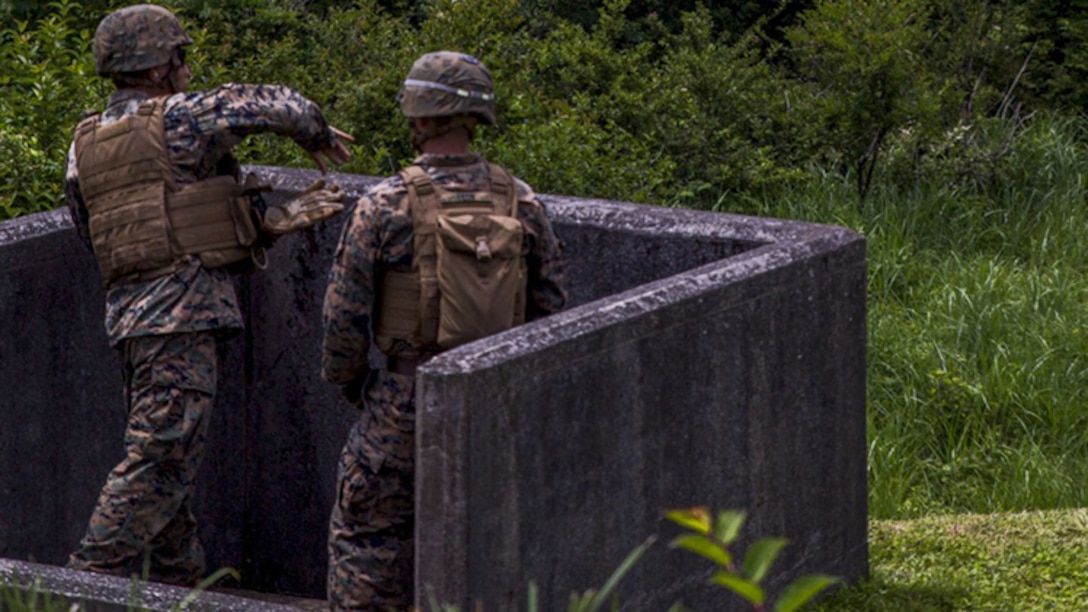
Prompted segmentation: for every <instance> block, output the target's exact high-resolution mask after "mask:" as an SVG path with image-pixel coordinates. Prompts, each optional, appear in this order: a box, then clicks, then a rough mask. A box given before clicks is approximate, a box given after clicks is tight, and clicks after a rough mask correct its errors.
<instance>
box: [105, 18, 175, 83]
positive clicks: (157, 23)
mask: <svg viewBox="0 0 1088 612" xmlns="http://www.w3.org/2000/svg"><path fill="white" fill-rule="evenodd" d="M192 42H193V39H192V38H190V37H189V35H188V34H187V33H186V32H185V29H184V28H182V27H181V22H179V21H178V18H177V17H175V16H174V14H173V13H171V12H170V11H169V10H167V9H165V8H163V7H161V6H156V5H154V4H137V5H134V6H129V7H126V8H123V9H120V10H117V11H114V12H113V13H110V14H109V15H107V16H106V18H105V19H103V20H102V22H101V23H99V24H98V29H97V30H96V31H95V33H94V67H95V70H96V71H97V72H98V74H99V75H101V76H109V75H112V74H121V73H127V72H140V71H141V70H147V69H149V68H154V67H155V66H161V65H163V64H165V63H167V62H169V61H170V60H171V59H172V58H173V57H174V50H175V49H177V48H178V47H180V46H182V45H189V44H192Z"/></svg>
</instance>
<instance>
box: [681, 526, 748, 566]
mask: <svg viewBox="0 0 1088 612" xmlns="http://www.w3.org/2000/svg"><path fill="white" fill-rule="evenodd" d="M669 548H683V549H684V550H688V551H691V552H693V553H695V554H697V555H699V556H700V557H702V558H704V559H707V560H709V561H711V562H713V563H716V564H718V565H720V566H722V567H727V566H728V565H729V564H730V563H732V562H733V557H731V556H730V555H729V551H727V550H725V549H724V548H722V547H721V546H719V545H718V544H717V543H716V542H714V541H713V540H711V539H710V538H708V537H706V536H701V535H698V534H694V533H689V534H686V535H682V536H677V538H676V539H674V540H673V541H672V542H669Z"/></svg>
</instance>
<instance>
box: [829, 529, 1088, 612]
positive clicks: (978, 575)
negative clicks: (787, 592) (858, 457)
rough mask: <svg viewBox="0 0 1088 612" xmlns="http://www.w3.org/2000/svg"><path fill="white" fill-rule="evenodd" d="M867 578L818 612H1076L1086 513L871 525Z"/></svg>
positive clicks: (1084, 570)
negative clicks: (1033, 611)
mask: <svg viewBox="0 0 1088 612" xmlns="http://www.w3.org/2000/svg"><path fill="white" fill-rule="evenodd" d="M869 541H870V572H871V574H870V578H869V579H868V580H865V581H862V582H861V583H859V584H857V585H855V586H852V587H848V588H845V589H841V590H839V591H837V592H836V593H834V594H832V595H831V596H830V597H828V598H827V599H825V600H824V601H823V602H821V605H820V606H819V607H818V609H819V610H821V611H822V612H840V611H842V612H845V611H851V612H855V611H856V612H885V611H886V612H922V611H929V610H933V611H937V610H939V611H942V612H944V611H949V612H951V611H958V610H995V611H998V610H1002V611H1003V610H1009V611H1013V610H1015V611H1017V612H1025V611H1030V610H1047V611H1055V610H1082V609H1084V606H1085V602H1088V561H1086V559H1088V510H1084V509H1080V510H1065V511H1062V510H1053V511H1046V512H1022V513H1014V514H987V515H978V514H961V515H944V516H929V517H925V518H921V519H915V520H911V521H872V522H870V525H869Z"/></svg>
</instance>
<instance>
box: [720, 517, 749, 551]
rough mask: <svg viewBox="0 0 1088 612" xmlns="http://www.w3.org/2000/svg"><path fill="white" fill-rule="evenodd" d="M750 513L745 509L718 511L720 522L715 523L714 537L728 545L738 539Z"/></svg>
mask: <svg viewBox="0 0 1088 612" xmlns="http://www.w3.org/2000/svg"><path fill="white" fill-rule="evenodd" d="M747 517H748V513H747V512H745V511H743V510H723V511H721V512H719V513H718V522H717V523H715V524H714V539H715V540H717V541H719V542H721V543H722V544H723V545H726V546H728V545H729V544H732V543H733V542H734V541H735V540H736V539H737V534H739V533H740V528H741V527H743V526H744V520H745V519H746V518H747Z"/></svg>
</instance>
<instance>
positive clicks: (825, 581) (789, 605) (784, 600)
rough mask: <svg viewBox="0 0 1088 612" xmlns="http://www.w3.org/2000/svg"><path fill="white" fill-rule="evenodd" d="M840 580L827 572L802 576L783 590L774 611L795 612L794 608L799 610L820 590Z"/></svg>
mask: <svg viewBox="0 0 1088 612" xmlns="http://www.w3.org/2000/svg"><path fill="white" fill-rule="evenodd" d="M838 581H839V579H838V578H836V577H835V576H828V575H827V574H811V575H809V576H802V577H800V578H798V579H797V580H794V581H793V582H791V583H790V585H789V586H788V587H786V589H785V590H784V591H782V595H781V596H779V598H778V601H776V602H775V604H774V612H794V610H798V609H800V608H801V606H803V605H805V604H806V603H808V600H810V599H812V598H813V597H815V596H816V595H818V594H819V593H820V591H822V590H824V589H826V588H827V587H829V586H831V585H833V584H835V583H836V582H838Z"/></svg>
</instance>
